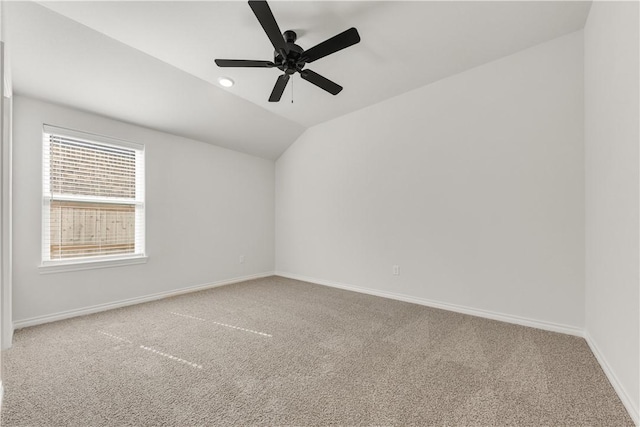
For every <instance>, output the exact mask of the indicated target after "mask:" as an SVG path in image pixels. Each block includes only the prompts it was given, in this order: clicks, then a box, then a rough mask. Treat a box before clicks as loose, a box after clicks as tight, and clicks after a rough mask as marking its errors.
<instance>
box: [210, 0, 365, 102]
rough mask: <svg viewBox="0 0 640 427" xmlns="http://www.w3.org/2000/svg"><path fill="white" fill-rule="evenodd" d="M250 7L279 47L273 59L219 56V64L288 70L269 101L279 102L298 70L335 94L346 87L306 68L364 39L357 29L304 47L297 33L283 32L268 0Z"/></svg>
mask: <svg viewBox="0 0 640 427" xmlns="http://www.w3.org/2000/svg"><path fill="white" fill-rule="evenodd" d="M249 7H251V10H253V13H254V14H255V15H256V18H258V22H260V25H262V28H263V29H264V32H265V33H267V37H269V40H270V41H271V44H272V45H273V48H274V49H275V51H274V54H273V61H253V60H246V59H216V60H215V62H216V64H217V65H218V67H255V68H274V67H276V68H278V69H280V70H282V71H284V74H282V75H281V76H280V77H278V80H276V84H275V86H274V87H273V90H272V91H271V96H269V102H278V101H280V98H281V97H282V93H283V92H284V88H285V87H286V86H287V82H288V81H289V77H290V76H291V75H292V74H294V73H296V72H297V73H300V77H302V78H303V79H304V80H306V81H308V82H310V83H313V84H314V85H316V86H318V87H319V88H321V89H324V90H326V91H327V92H329V93H330V94H332V95H337V94H338V93H340V91H341V90H342V86H340V85H339V84H336V83H334V82H332V81H331V80H329V79H327V78H326V77H323V76H321V75H320V74H318V73H315V72H313V71H311V70H309V69H304V66H305V65H306V64H308V63H311V62H313V61H316V60H318V59H320V58H324V57H325V56H327V55H330V54H332V53H335V52H337V51H339V50H342V49H344V48H347V47H349V46H352V45H354V44H356V43H358V42H360V35H359V34H358V30H356V29H355V28H349V29H348V30H346V31H343V32H342V33H340V34H338V35H336V36H333V37H331V38H330V39H327V40H325V41H323V42H322V43H320V44H318V45H316V46H314V47H312V48H310V49H308V50H304V49H303V48H301V47H300V46H298V45H297V44H295V41H296V38H297V34H296V33H295V32H294V31H291V30H287V31H285V32H284V33H281V32H280V27H278V23H277V22H276V19H275V18H274V16H273V13H272V12H271V8H270V7H269V4H268V3H267V2H266V1H253V0H252V1H249Z"/></svg>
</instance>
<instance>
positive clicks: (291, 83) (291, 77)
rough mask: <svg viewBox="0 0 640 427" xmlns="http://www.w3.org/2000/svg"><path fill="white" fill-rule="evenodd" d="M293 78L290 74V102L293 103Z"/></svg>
mask: <svg viewBox="0 0 640 427" xmlns="http://www.w3.org/2000/svg"><path fill="white" fill-rule="evenodd" d="M294 80H295V79H294V78H293V76H291V103H292V104H293V81H294Z"/></svg>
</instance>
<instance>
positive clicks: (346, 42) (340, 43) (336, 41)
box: [302, 28, 360, 62]
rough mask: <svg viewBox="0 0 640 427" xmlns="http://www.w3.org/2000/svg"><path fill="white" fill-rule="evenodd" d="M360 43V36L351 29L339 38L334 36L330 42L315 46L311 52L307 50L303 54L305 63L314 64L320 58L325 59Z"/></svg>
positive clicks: (326, 41) (339, 35) (342, 33)
mask: <svg viewBox="0 0 640 427" xmlns="http://www.w3.org/2000/svg"><path fill="white" fill-rule="evenodd" d="M358 42H360V35H359V34H358V30H356V29H355V28H349V29H348V30H346V31H343V32H341V33H340V34H338V35H337V36H333V37H331V38H330V39H328V40H325V41H323V42H322V43H320V44H317V45H315V46H314V47H312V48H311V49H309V50H306V51H305V52H304V53H303V54H302V58H303V59H304V61H305V62H313V61H315V60H318V59H320V58H324V57H325V56H327V55H331V54H332V53H334V52H337V51H339V50H342V49H344V48H347V47H349V46H353V45H354V44H356V43H358Z"/></svg>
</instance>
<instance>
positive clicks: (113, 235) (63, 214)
mask: <svg viewBox="0 0 640 427" xmlns="http://www.w3.org/2000/svg"><path fill="white" fill-rule="evenodd" d="M144 228H145V227H144V149H143V147H142V146H138V145H137V144H132V143H128V142H126V143H125V142H123V143H120V142H119V141H117V140H113V141H111V140H110V139H106V138H104V137H96V136H93V135H86V137H84V135H83V134H81V133H79V132H75V131H67V130H65V129H58V128H54V127H51V126H45V131H44V133H43V244H42V246H43V248H42V249H43V251H42V260H43V263H47V262H55V261H61V260H65V261H69V260H73V259H74V258H82V259H86V258H88V257H109V258H113V257H123V256H127V257H128V256H133V255H144Z"/></svg>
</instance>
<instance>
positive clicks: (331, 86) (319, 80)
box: [300, 70, 342, 95]
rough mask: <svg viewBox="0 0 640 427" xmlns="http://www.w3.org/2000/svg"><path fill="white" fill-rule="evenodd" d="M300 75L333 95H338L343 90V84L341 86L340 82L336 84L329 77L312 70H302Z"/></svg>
mask: <svg viewBox="0 0 640 427" xmlns="http://www.w3.org/2000/svg"><path fill="white" fill-rule="evenodd" d="M300 76H301V77H302V78H303V79H305V80H306V81H308V82H309V83H313V84H314V85H316V86H318V87H319V88H320V89H324V90H326V91H327V92H329V93H330V94H331V95H337V94H339V93H340V91H341V90H342V86H340V85H339V84H336V83H334V82H332V81H331V80H329V79H328V78H326V77H323V76H321V75H320V74H318V73H315V72H313V71H311V70H302V71H301V72H300Z"/></svg>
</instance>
